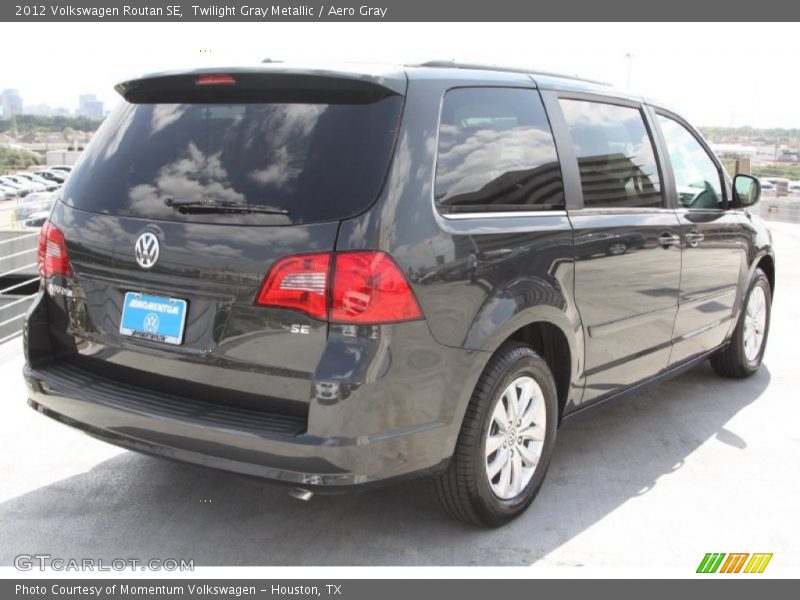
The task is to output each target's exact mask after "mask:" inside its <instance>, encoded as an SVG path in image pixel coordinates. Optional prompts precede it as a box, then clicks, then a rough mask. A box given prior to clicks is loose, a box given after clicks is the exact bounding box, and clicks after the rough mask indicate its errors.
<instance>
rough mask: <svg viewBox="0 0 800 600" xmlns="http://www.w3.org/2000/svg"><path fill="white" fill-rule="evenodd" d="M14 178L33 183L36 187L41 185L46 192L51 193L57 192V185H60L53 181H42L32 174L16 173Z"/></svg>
mask: <svg viewBox="0 0 800 600" xmlns="http://www.w3.org/2000/svg"><path fill="white" fill-rule="evenodd" d="M15 177H20V178H22V179H25V180H27V181H30V182H31V183H35V184H37V185H41V186H43V187H44V189H45V190H47V191H48V192H53V191H55V190H57V189H58V187H59V185H60V184H58V183H56V182H55V181H49V180H47V179H43V178H42V177H39V176H37V175H34V174H33V173H17V174H16V175H15Z"/></svg>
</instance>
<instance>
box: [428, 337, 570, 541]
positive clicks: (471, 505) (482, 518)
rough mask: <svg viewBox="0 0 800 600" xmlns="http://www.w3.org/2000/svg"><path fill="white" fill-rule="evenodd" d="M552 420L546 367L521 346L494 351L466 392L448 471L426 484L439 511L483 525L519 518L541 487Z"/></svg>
mask: <svg viewBox="0 0 800 600" xmlns="http://www.w3.org/2000/svg"><path fill="white" fill-rule="evenodd" d="M557 416H558V400H557V395H556V386H555V381H554V380H553V376H552V374H551V373H550V369H549V368H548V367H547V363H546V362H545V361H544V360H543V359H542V358H541V357H540V356H539V355H537V354H536V353H535V352H534V351H533V349H531V348H530V347H529V346H526V345H523V344H517V343H514V344H506V345H504V346H502V347H501V348H500V349H499V350H498V351H497V353H496V354H495V355H494V356H493V357H492V359H491V360H490V362H489V365H488V366H487V367H486V370H485V371H484V372H483V374H482V375H481V378H480V379H479V381H478V385H477V386H476V388H475V391H474V392H473V395H472V399H471V400H470V404H469V407H468V408H467V412H466V414H465V416H464V423H463V425H462V428H461V433H460V434H459V437H458V442H457V444H456V449H455V452H454V454H453V458H452V459H451V461H450V465H449V466H448V468H447V470H446V471H445V472H444V473H443V474H441V475H440V476H438V477H437V478H436V479H435V480H434V487H435V489H436V494H437V498H438V500H439V503H440V504H441V505H442V507H443V508H444V510H445V511H446V512H447V513H448V514H449V515H450V516H451V517H453V518H455V519H458V520H460V521H466V522H468V523H474V524H476V525H485V526H497V525H502V524H503V523H506V522H508V521H510V520H511V519H513V518H514V517H516V516H518V515H519V514H520V513H522V512H523V511H524V510H525V509H526V508H527V507H528V506H529V505H530V503H531V502H532V501H533V499H534V497H535V496H536V493H537V492H538V491H539V488H540V487H541V485H542V482H543V481H544V476H545V473H546V472H547V467H548V465H549V463H550V455H551V453H552V449H553V445H554V444H555V439H556V427H557V422H558V419H557Z"/></svg>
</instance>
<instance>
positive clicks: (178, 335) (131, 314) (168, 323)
mask: <svg viewBox="0 0 800 600" xmlns="http://www.w3.org/2000/svg"><path fill="white" fill-rule="evenodd" d="M185 322H186V300H178V299H177V298H164V297H163V296H148V295H146V294H140V293H138V292H128V293H127V294H125V302H124V304H123V306H122V319H120V323H119V332H120V333H121V334H122V335H130V336H133V337H137V338H142V339H145V340H153V341H154V342H164V343H167V344H180V343H181V342H182V341H183V325H184V323H185Z"/></svg>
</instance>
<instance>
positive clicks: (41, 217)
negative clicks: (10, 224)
mask: <svg viewBox="0 0 800 600" xmlns="http://www.w3.org/2000/svg"><path fill="white" fill-rule="evenodd" d="M49 216H50V211H49V210H37V211H36V212H34V213H31V214H30V215H28V218H27V219H25V227H30V228H33V229H40V228H41V227H42V225H44V224H45V223H46V222H47V217H49Z"/></svg>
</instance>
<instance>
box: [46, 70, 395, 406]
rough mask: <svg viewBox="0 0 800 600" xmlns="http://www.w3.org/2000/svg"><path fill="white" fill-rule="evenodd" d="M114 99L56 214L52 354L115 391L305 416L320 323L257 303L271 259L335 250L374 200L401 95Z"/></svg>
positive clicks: (304, 79) (223, 79) (183, 85)
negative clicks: (59, 260)
mask: <svg viewBox="0 0 800 600" xmlns="http://www.w3.org/2000/svg"><path fill="white" fill-rule="evenodd" d="M117 89H118V90H119V91H120V92H121V94H122V95H123V97H124V102H123V103H122V104H121V105H120V106H119V107H118V108H117V109H116V110H115V112H114V113H113V114H112V115H110V116H109V117H108V118H107V119H106V121H105V123H104V124H103V125H102V127H101V128H100V130H99V131H98V132H97V134H96V135H95V137H94V139H93V140H92V142H91V143H90V145H89V147H88V148H87V150H86V151H85V153H84V156H83V157H82V159H81V161H80V163H79V165H78V166H77V167H76V169H75V170H74V171H73V173H72V174H71V176H70V178H69V180H68V181H67V184H66V186H65V187H64V189H63V196H62V198H61V201H60V202H58V203H57V205H56V208H55V210H54V212H53V215H52V221H53V225H54V226H55V227H57V228H58V229H60V230H61V232H63V237H64V240H65V244H66V249H67V254H68V256H69V262H70V266H71V270H72V275H71V277H66V278H63V279H61V278H58V277H54V278H51V279H48V285H47V290H48V303H50V304H51V305H52V310H51V311H50V321H51V325H50V327H51V337H52V338H53V339H54V340H55V342H56V345H57V347H58V348H59V349H60V351H61V352H62V354H63V355H64V356H65V360H67V361H71V362H75V363H78V364H79V366H80V367H81V368H83V369H89V370H95V371H96V372H98V373H100V374H102V375H104V376H111V377H113V378H114V379H116V380H119V381H124V382H126V383H132V384H136V385H140V386H143V387H152V388H153V389H156V388H157V389H160V390H167V391H171V392H173V393H179V394H181V395H185V396H188V397H197V398H203V399H207V400H211V401H221V402H226V403H227V402H230V403H235V404H245V405H252V404H255V405H257V406H259V407H262V406H263V407H266V408H269V409H270V410H280V411H286V412H290V413H303V412H304V411H306V410H307V405H308V402H309V399H310V396H311V385H310V383H311V379H312V376H313V373H314V369H315V366H316V364H317V362H318V360H319V358H320V356H321V354H322V352H323V350H324V346H325V342H326V339H327V329H328V326H327V322H326V321H325V320H323V319H317V318H312V317H310V316H308V315H307V314H305V313H303V312H299V311H294V310H291V309H287V308H274V307H265V306H259V305H257V303H256V300H257V298H258V297H259V292H260V290H261V287H262V284H263V283H264V280H265V276H266V274H267V272H268V271H269V269H270V267H271V266H272V265H273V263H275V262H276V260H278V259H280V258H281V257H285V256H288V255H296V254H306V253H308V254H310V253H321V252H330V251H332V250H333V249H334V248H335V245H336V236H337V232H338V226H339V222H340V221H341V220H342V219H346V218H349V217H352V216H353V215H356V214H358V213H360V212H363V211H364V210H366V209H367V208H368V207H369V206H370V205H371V204H372V202H373V201H374V200H375V198H376V197H377V196H378V194H379V193H380V190H381V188H382V185H383V181H384V179H385V176H386V172H387V170H388V166H389V163H390V161H391V156H392V152H393V148H394V143H395V138H396V133H397V129H398V127H399V120H400V115H401V111H402V105H403V95H402V91H401V90H398V89H392V88H391V87H387V86H386V85H384V84H383V83H381V82H377V81H371V80H368V79H364V78H346V77H335V76H328V75H320V74H318V73H313V74H303V73H242V72H236V73H233V74H231V73H223V74H220V73H211V74H209V73H201V74H197V73H193V74H186V75H169V76H160V77H153V78H147V79H141V80H136V81H131V82H126V83H125V84H121V85H120V86H118V88H117ZM62 284H63V285H62Z"/></svg>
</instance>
